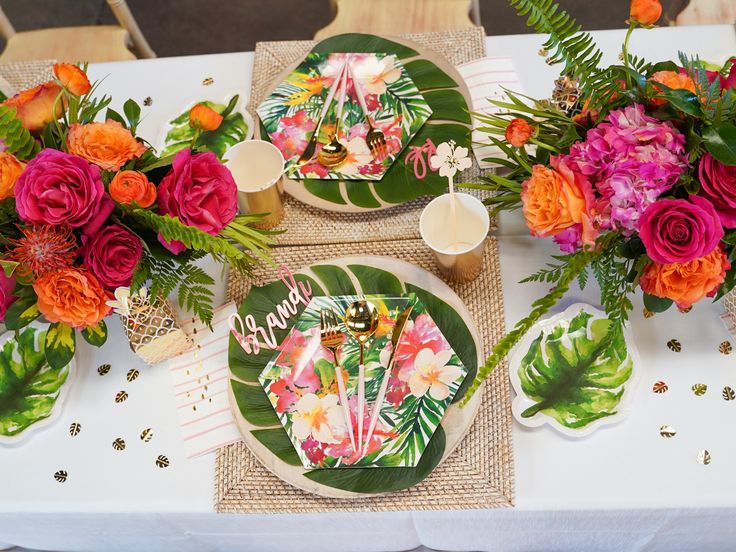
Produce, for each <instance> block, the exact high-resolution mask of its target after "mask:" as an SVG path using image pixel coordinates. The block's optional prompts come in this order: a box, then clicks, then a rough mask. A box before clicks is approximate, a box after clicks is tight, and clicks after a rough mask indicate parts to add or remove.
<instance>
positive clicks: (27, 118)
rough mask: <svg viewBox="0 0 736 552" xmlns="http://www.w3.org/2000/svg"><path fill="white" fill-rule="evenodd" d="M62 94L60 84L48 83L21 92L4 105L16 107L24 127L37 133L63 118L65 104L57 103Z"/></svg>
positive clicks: (17, 115) (17, 114)
mask: <svg viewBox="0 0 736 552" xmlns="http://www.w3.org/2000/svg"><path fill="white" fill-rule="evenodd" d="M60 93H61V87H60V86H59V85H58V84H56V83H55V82H53V81H52V82H47V83H45V84H39V85H38V86H34V87H33V88H29V89H28V90H24V91H23V92H19V93H18V94H16V95H15V96H13V97H12V98H8V99H7V100H5V101H4V102H3V103H2V105H7V106H8V107H14V108H15V110H16V117H18V119H20V120H21V122H22V123H23V126H24V127H25V128H27V129H28V130H30V131H31V132H36V131H37V130H41V129H42V128H43V127H45V126H46V125H47V124H49V123H50V122H51V121H53V120H54V119H58V118H59V117H61V114H62V111H63V102H62V100H61V99H59V101H58V102H57V98H58V97H59V94H60ZM54 105H55V106H56V112H55V113H54Z"/></svg>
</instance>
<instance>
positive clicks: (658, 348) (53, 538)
mask: <svg viewBox="0 0 736 552" xmlns="http://www.w3.org/2000/svg"><path fill="white" fill-rule="evenodd" d="M594 35H595V38H596V39H597V40H598V43H599V44H600V46H601V47H602V48H603V49H604V50H605V52H606V57H605V59H604V60H603V62H604V63H611V62H615V59H616V55H617V53H618V48H619V45H620V42H621V39H622V36H623V32H621V31H602V32H595V33H594ZM542 41H543V37H541V36H535V35H522V36H504V37H491V38H488V39H487V48H488V54H489V55H499V56H506V55H508V56H511V57H512V58H513V59H514V62H515V64H516V67H517V70H518V72H519V74H520V76H521V79H522V82H523V85H524V88H525V90H526V92H527V93H529V94H530V95H533V96H538V97H544V96H546V95H548V94H549V92H550V90H551V86H552V80H553V78H554V76H555V68H552V67H548V66H547V65H545V63H544V61H543V59H542V58H541V57H539V56H538V55H537V52H538V50H539V48H540V45H541V43H542ZM678 49H684V50H688V51H690V52H692V53H698V54H700V56H701V57H702V58H704V59H708V60H712V61H723V60H725V58H727V57H728V55H730V54H733V53H736V34H735V33H734V29H733V27H730V26H725V25H724V26H713V27H686V28H664V29H657V30H654V31H650V32H643V31H637V32H636V33H635V36H634V38H633V40H632V47H631V50H632V51H633V52H634V53H637V54H643V55H646V57H647V58H648V59H652V60H656V59H660V58H662V59H664V58H669V59H676V54H677V50H678ZM252 62H253V55H252V54H251V53H235V54H222V55H209V56H196V57H188V58H171V59H157V60H145V61H133V62H121V63H108V64H96V65H93V66H92V67H91V70H90V72H91V74H92V76H93V77H95V78H101V77H104V76H107V78H106V79H105V81H104V83H103V85H102V86H101V90H102V91H104V92H107V93H114V94H115V97H116V99H117V100H116V101H117V102H118V107H120V106H119V103H120V100H122V99H125V98H126V97H128V96H131V97H134V98H135V99H136V100H138V101H139V102H141V103H142V102H143V100H144V98H146V97H148V96H150V97H151V98H152V100H153V103H152V105H151V106H150V107H144V108H143V112H144V116H145V118H144V120H143V122H142V123H141V125H140V132H141V134H142V135H143V136H145V137H147V138H148V139H149V140H150V141H151V142H153V143H154V144H158V143H159V142H160V139H161V132H162V128H163V125H164V123H165V121H167V120H168V119H170V118H171V117H172V116H174V115H175V114H178V113H179V112H181V111H182V110H183V109H184V108H185V107H187V105H188V104H189V103H190V102H193V101H197V100H201V99H206V98H210V99H213V100H220V101H222V99H223V98H224V97H225V96H227V95H229V94H230V93H234V92H238V93H241V94H244V95H246V96H247V93H248V90H249V89H250V79H251V70H252ZM206 77H211V78H212V79H214V84H212V85H210V86H204V85H203V83H202V81H203V79H205V78H206ZM500 234H501V239H500V244H501V268H502V277H503V286H504V296H505V307H506V317H507V326H509V327H511V326H512V325H513V323H515V322H516V320H518V319H519V318H520V317H521V316H523V315H524V314H525V313H526V312H527V310H528V308H529V304H530V303H531V301H532V300H533V299H534V298H536V297H537V296H539V295H542V294H544V293H545V289H546V286H544V285H532V284H524V285H520V284H517V282H518V281H519V280H520V279H521V278H522V277H523V276H525V275H527V274H528V273H530V272H532V271H534V270H536V269H538V268H539V267H540V266H542V265H543V263H544V262H545V261H546V260H547V255H549V254H550V253H553V252H554V251H555V248H554V246H553V245H552V244H550V243H546V242H544V241H542V240H533V239H531V238H529V237H527V236H526V231H525V230H524V228H523V225H521V224H520V221H519V218H518V217H517V216H513V215H512V216H509V217H503V218H502V221H501V231H500ZM215 273H216V274H217V275H218V276H219V271H218V272H215ZM219 292H220V298H221V299H222V298H224V282H222V285H221V286H220V289H219ZM577 299H582V300H587V301H589V302H593V303H595V302H596V301H597V289H596V288H595V286H594V285H591V286H590V287H589V288H588V289H586V290H585V292H583V293H581V292H573V293H571V294H570V298H569V299H568V300H567V303H569V302H572V301H573V300H577ZM719 313H720V309H719V307H718V306H717V305H711V304H709V303H707V302H704V303H703V304H700V305H697V306H696V307H695V308H694V309H693V311H692V312H691V313H689V314H687V315H680V314H679V313H677V312H672V313H667V314H665V315H661V316H659V315H658V316H657V317H656V318H655V319H652V320H644V319H643V317H642V316H641V305H640V304H639V303H637V306H636V308H635V315H634V317H633V320H632V324H633V329H634V335H635V340H636V342H637V344H638V347H639V349H640V354H641V358H642V366H641V379H640V383H639V386H638V389H637V390H636V394H635V397H634V401H633V403H632V406H631V414H630V416H629V417H628V418H627V419H626V420H625V421H623V422H622V423H621V424H619V425H616V426H613V427H610V428H606V429H603V430H600V431H599V432H597V433H595V434H594V435H592V436H591V437H589V438H586V439H584V440H571V439H566V438H563V437H561V436H560V435H559V434H557V433H555V432H553V431H552V430H550V429H549V428H542V429H537V430H527V429H525V428H522V427H521V426H519V425H518V424H515V425H514V456H515V471H516V503H517V506H516V508H514V509H506V510H475V511H441V512H401V513H359V514H356V513H344V514H330V515H279V516H265V515H216V514H214V513H213V494H214V455H208V456H205V457H202V458H196V459H193V460H187V459H186V457H185V451H184V447H183V445H182V442H181V437H180V435H179V427H178V420H177V414H176V408H175V402H174V397H173V391H172V388H171V384H170V380H169V374H168V372H167V370H166V369H165V368H160V369H149V368H147V367H145V366H144V365H143V364H142V362H141V361H139V360H137V358H136V357H135V356H134V355H133V354H132V353H131V352H130V351H129V350H128V348H127V345H126V343H125V340H124V337H123V335H122V331H121V329H120V327H119V326H118V325H117V324H116V323H115V322H114V321H113V323H111V324H110V328H111V332H110V341H109V342H108V344H107V345H106V346H105V347H103V348H102V349H99V350H97V349H91V348H88V347H82V350H81V351H80V353H79V357H78V361H79V366H80V368H81V373H80V377H79V378H78V380H77V381H76V382H75V384H74V387H73V390H72V392H71V395H70V397H69V402H68V403H67V405H66V407H65V410H64V413H63V415H62V417H61V419H60V420H59V422H58V423H57V424H56V425H54V426H53V427H52V428H50V429H48V430H45V431H44V432H43V433H42V434H39V435H37V436H35V437H34V438H33V439H32V440H31V441H30V442H28V443H27V444H25V445H23V446H22V447H19V448H14V449H0V542H2V543H7V544H9V545H19V546H25V547H29V548H38V549H48V550H69V551H71V550H105V551H110V552H111V551H115V550H140V549H143V550H161V551H166V550H172V551H177V552H185V551H189V550H198V551H201V550H253V551H258V552H267V551H282V550H283V551H287V550H288V551H290V552H298V551H312V550H320V551H331V550H336V551H337V550H340V551H344V552H352V551H355V552H363V551H366V552H367V551H380V550H386V551H388V550H408V549H411V548H414V547H416V546H419V545H421V544H423V545H425V546H427V547H429V548H436V549H442V550H487V551H534V550H546V551H556V550H560V551H562V550H583V551H586V552H591V551H620V550H647V551H654V550H661V551H673V550H694V549H698V550H727V549H732V548H733V547H734V545H733V542H734V541H735V540H736V539H735V537H736V524H734V523H733V520H734V514H735V513H736V478H734V477H733V476H732V468H731V467H732V466H734V465H736V442H734V440H733V438H732V435H733V427H734V421H736V401H734V402H726V401H723V400H722V399H721V398H720V393H721V389H722V387H723V386H725V385H731V386H732V387H736V354H732V355H730V356H725V355H721V354H720V353H718V351H717V347H718V344H719V343H720V342H721V341H723V340H725V339H728V337H729V336H728V335H727V334H726V332H725V330H724V328H723V326H722V325H721V323H720V321H719V319H718V315H719ZM671 338H676V339H678V340H679V341H680V342H681V343H682V348H683V350H682V352H681V353H679V354H675V353H672V352H671V351H669V350H667V348H666V347H665V343H666V342H667V341H668V340H669V339H671ZM102 363H110V364H111V365H112V370H111V371H110V373H108V374H107V375H105V376H99V375H98V374H97V371H96V368H97V366H98V365H100V364H102ZM132 367H136V368H139V369H140V370H141V373H142V374H141V377H139V378H138V379H137V380H135V381H134V382H127V381H126V379H125V374H126V372H127V371H128V369H130V368H132ZM657 380H665V381H666V382H667V383H668V385H669V386H670V391H669V392H668V393H667V394H665V395H655V394H653V393H652V392H651V385H652V383H653V382H655V381H657ZM696 382H697V383H700V382H702V383H707V384H708V385H709V390H708V393H706V395H705V396H703V397H695V396H694V395H693V393H692V392H691V391H690V386H691V385H692V384H694V383H696ZM123 389H124V390H126V391H128V392H129V395H130V398H129V399H128V400H127V401H126V402H124V403H122V404H116V403H115V402H114V400H113V398H114V396H115V394H116V393H117V392H118V391H120V390H123ZM72 422H79V423H81V424H82V432H81V433H80V434H79V435H78V436H76V437H71V436H70V435H69V433H68V431H67V430H68V427H69V424H70V423H72ZM663 424H668V425H672V426H674V427H675V428H676V429H677V430H678V435H677V436H676V437H675V438H674V439H671V440H665V439H662V438H661V437H660V436H659V427H660V426H661V425H663ZM149 427H150V428H152V429H153V431H154V438H153V439H152V440H151V441H150V442H148V443H144V442H143V441H141V440H140V439H139V437H138V436H139V434H140V432H141V431H142V430H143V429H145V428H149ZM117 437H122V438H123V439H125V441H126V443H127V446H126V449H125V450H124V451H115V450H113V448H112V446H111V443H112V440H113V439H115V438H117ZM704 448H707V449H708V450H709V451H710V452H711V454H712V457H713V462H712V463H711V464H710V465H709V466H701V465H699V464H698V463H697V462H696V461H695V457H696V454H697V452H698V451H699V450H701V449H704ZM159 454H165V455H166V456H167V457H168V458H169V459H170V460H171V466H170V467H168V468H164V469H161V468H157V467H156V466H155V464H154V461H155V459H156V457H157V456H158V455H159ZM59 469H64V470H66V471H67V472H68V473H69V478H68V480H67V482H66V483H64V484H60V483H57V482H56V481H54V479H53V474H54V472H55V471H56V470H59ZM0 548H2V546H0Z"/></svg>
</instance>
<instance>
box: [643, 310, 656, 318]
mask: <svg viewBox="0 0 736 552" xmlns="http://www.w3.org/2000/svg"><path fill="white" fill-rule="evenodd" d="M643 312H644V318H651V317H652V316H654V313H653V312H652V311H650V310H649V309H647V308H645V309H644V311H643Z"/></svg>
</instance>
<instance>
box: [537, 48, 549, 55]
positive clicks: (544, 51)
mask: <svg viewBox="0 0 736 552" xmlns="http://www.w3.org/2000/svg"><path fill="white" fill-rule="evenodd" d="M537 55H538V56H539V57H547V56H548V55H549V50H547V49H545V48H542V49H541V50H539V51H538V52H537Z"/></svg>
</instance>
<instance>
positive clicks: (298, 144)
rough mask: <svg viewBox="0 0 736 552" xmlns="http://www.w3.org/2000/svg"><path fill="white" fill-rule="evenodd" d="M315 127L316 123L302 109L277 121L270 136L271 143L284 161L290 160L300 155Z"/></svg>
mask: <svg viewBox="0 0 736 552" xmlns="http://www.w3.org/2000/svg"><path fill="white" fill-rule="evenodd" d="M315 127H316V123H315V122H314V121H313V120H312V119H310V118H309V117H308V116H307V112H306V111H305V110H303V109H302V110H299V111H297V112H296V113H294V115H293V116H291V117H284V118H282V119H281V120H280V121H279V124H278V129H277V130H276V132H274V133H273V134H272V135H271V141H272V142H273V143H274V145H275V146H276V147H277V148H279V150H281V153H282V154H283V156H284V159H291V158H292V157H294V156H295V155H301V153H302V152H303V151H304V148H306V147H307V142H308V141H309V140H308V138H309V135H310V133H311V132H312V131H313V130H314V128H315Z"/></svg>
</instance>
